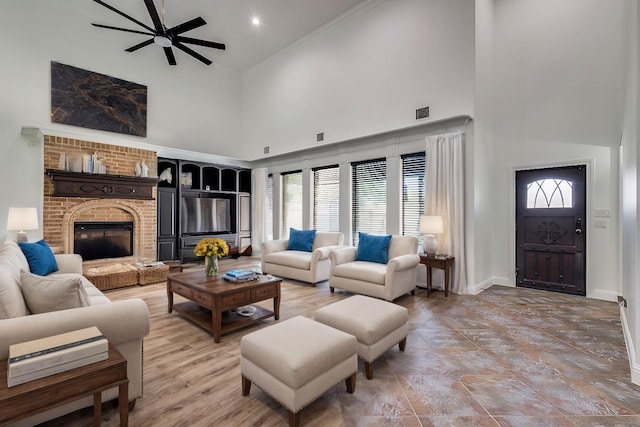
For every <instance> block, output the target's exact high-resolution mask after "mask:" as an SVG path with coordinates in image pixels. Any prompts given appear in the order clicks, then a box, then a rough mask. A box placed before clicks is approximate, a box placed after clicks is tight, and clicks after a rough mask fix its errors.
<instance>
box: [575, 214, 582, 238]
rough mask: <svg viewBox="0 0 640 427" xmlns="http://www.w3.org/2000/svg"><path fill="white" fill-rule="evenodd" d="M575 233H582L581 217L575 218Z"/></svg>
mask: <svg viewBox="0 0 640 427" xmlns="http://www.w3.org/2000/svg"><path fill="white" fill-rule="evenodd" d="M576 234H582V218H580V217H578V219H577V220H576Z"/></svg>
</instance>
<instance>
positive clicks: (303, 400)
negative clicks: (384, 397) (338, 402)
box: [240, 316, 358, 426]
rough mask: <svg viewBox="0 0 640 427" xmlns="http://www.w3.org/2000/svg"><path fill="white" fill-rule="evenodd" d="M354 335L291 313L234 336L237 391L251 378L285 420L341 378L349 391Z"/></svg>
mask: <svg viewBox="0 0 640 427" xmlns="http://www.w3.org/2000/svg"><path fill="white" fill-rule="evenodd" d="M356 345H357V342H356V339H355V337H354V336H353V335H349V334H347V333H344V332H341V331H339V330H337V329H334V328H330V327H329V326H326V325H323V324H322V323H318V322H315V321H313V320H311V319H308V318H306V317H302V316H297V317H294V318H291V319H288V320H285V321H283V322H280V323H277V324H275V325H272V326H268V327H266V328H264V329H261V330H259V331H256V332H252V333H250V334H248V335H245V336H244V337H242V339H241V340H240V372H241V374H242V395H243V396H246V395H248V394H249V390H250V389H251V384H252V383H255V384H256V385H257V386H258V387H260V388H261V389H262V390H263V391H264V392H266V393H267V394H269V395H271V397H273V398H274V399H275V400H277V401H278V402H280V403H281V404H282V405H283V406H284V407H286V408H287V409H288V410H289V425H290V426H297V425H299V424H300V410H301V409H302V408H304V407H305V406H307V405H308V404H309V403H311V402H312V401H314V400H315V399H317V398H318V397H320V396H321V395H322V394H323V393H324V392H326V391H327V390H329V389H330V388H331V387H333V386H334V385H336V384H337V383H339V382H340V381H342V380H344V379H346V385H347V391H348V392H349V393H353V391H354V390H355V386H356V372H357V371H358V355H357V350H356Z"/></svg>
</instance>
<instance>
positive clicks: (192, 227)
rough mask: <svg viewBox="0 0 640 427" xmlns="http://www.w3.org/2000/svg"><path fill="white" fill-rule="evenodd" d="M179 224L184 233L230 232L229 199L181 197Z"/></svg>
mask: <svg viewBox="0 0 640 427" xmlns="http://www.w3.org/2000/svg"><path fill="white" fill-rule="evenodd" d="M180 224H181V230H182V233H185V234H215V233H230V232H231V231H232V230H231V201H230V200H229V199H221V198H199V197H183V198H182V199H181V200H180Z"/></svg>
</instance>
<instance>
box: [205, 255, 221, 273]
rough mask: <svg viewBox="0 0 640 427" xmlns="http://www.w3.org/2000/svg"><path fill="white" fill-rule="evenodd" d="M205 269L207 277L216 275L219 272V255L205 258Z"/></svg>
mask: <svg viewBox="0 0 640 427" xmlns="http://www.w3.org/2000/svg"><path fill="white" fill-rule="evenodd" d="M204 271H205V273H206V274H207V277H214V276H215V275H216V274H218V257H217V256H207V257H205V258H204Z"/></svg>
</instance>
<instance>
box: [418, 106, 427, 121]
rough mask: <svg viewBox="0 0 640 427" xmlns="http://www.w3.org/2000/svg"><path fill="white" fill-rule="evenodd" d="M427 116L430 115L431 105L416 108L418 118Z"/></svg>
mask: <svg viewBox="0 0 640 427" xmlns="http://www.w3.org/2000/svg"><path fill="white" fill-rule="evenodd" d="M427 117H429V107H422V108H418V109H416V120H420V119H426V118H427Z"/></svg>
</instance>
